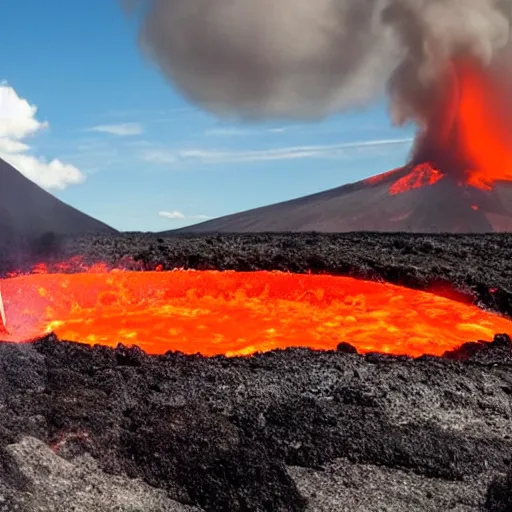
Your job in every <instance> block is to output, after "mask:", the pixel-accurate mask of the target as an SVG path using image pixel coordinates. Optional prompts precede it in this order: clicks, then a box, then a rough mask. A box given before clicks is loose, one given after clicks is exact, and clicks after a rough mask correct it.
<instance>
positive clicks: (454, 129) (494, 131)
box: [389, 61, 512, 195]
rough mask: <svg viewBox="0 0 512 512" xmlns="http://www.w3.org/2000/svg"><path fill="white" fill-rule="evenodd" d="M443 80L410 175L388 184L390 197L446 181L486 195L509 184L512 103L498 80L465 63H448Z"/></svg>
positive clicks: (489, 71) (511, 178) (493, 74)
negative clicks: (452, 180) (449, 179)
mask: <svg viewBox="0 0 512 512" xmlns="http://www.w3.org/2000/svg"><path fill="white" fill-rule="evenodd" d="M446 76H447V83H446V84H443V89H442V91H443V92H442V94H441V97H440V98H439V101H438V102H437V104H436V103H435V101H433V102H432V105H431V111H430V112H429V114H428V119H425V125H426V127H425V129H424V131H423V132H421V133H420V134H419V136H418V139H417V142H416V149H415V155H414V157H413V161H412V163H411V165H410V167H411V171H410V173H409V174H407V175H406V176H404V177H402V178H400V179H399V180H398V181H396V182H395V183H393V184H392V185H391V187H390V189H389V192H390V194H391V195H395V194H399V193H403V192H406V191H408V190H411V189H415V188H420V187H424V186H429V185H434V184H435V183H437V182H438V181H440V180H441V179H443V178H446V177H452V178H454V179H455V180H456V181H457V183H458V185H459V186H469V187H474V188H477V189H480V190H487V191H488V190H492V189H493V187H494V184H495V183H496V182H498V181H512V101H511V100H510V93H509V90H508V89H507V85H506V84H503V83H502V82H503V80H502V76H501V75H499V74H498V73H497V72H496V70H494V69H492V68H488V69H484V68H483V67H481V66H479V65H477V64H476V63H473V62H470V61H460V62H454V63H452V67H451V69H450V72H449V73H447V75H446Z"/></svg>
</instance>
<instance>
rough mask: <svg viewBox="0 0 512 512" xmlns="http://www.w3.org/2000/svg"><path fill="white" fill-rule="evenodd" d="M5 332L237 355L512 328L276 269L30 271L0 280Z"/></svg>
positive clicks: (412, 345) (427, 347) (431, 350)
mask: <svg viewBox="0 0 512 512" xmlns="http://www.w3.org/2000/svg"><path fill="white" fill-rule="evenodd" d="M0 286H1V289H2V295H3V298H4V304H5V312H6V317H7V329H8V331H9V334H8V335H2V338H3V339H5V340H6V341H28V340H31V339H35V338H38V337H40V336H41V335H44V334H46V333H50V332H54V333H55V334H56V335H57V336H58V337H59V338H60V339H65V340H70V341H80V342H83V343H88V344H103V345H109V346H116V345H117V344H118V343H119V342H122V343H124V344H128V345H138V346H140V347H141V348H142V349H144V350H145V351H147V352H148V353H155V354H158V353H165V352H166V351H169V350H177V351H182V352H184V353H189V354H190V353H197V352H199V353H201V354H203V355H206V356H211V355H215V354H226V355H228V356H235V355H248V354H252V353H254V352H257V351H268V350H272V349H276V348H286V347H293V346H307V347H311V348H314V349H334V348H335V347H336V346H337V344H338V343H340V342H348V343H350V344H352V345H353V346H355V347H356V348H357V349H358V350H359V351H361V352H368V351H378V352H384V353H394V354H409V355H411V356H419V355H422V354H434V355H441V354H443V353H444V352H445V351H447V350H451V349H454V348H457V347H459V346H460V345H461V344H463V343H465V342H467V341H475V340H478V339H480V340H488V341H490V340H492V338H493V336H494V334H496V333H502V332H508V333H512V321H511V320H508V319H506V318H503V317H500V316H498V315H495V314H491V313H487V312H484V311H482V310H480V309H478V308H477V307H475V306H473V305H470V304H464V303H461V302H456V301H452V300H449V299H447V298H443V297H440V296H437V295H434V294H430V293H426V292H421V291H414V290H411V289H406V288H401V287H398V286H393V285H391V284H384V283H375V282H368V281H360V280H355V279H351V278H346V277H335V276H326V275H298V274H287V273H279V272H251V273H244V272H233V271H229V272H216V271H183V270H176V271H170V272H130V271H111V272H106V271H104V270H102V269H101V268H100V269H96V271H92V272H83V273H79V274H62V273H61V274H44V273H42V274H30V275H21V276H17V277H11V278H7V279H4V280H2V281H1V282H0Z"/></svg>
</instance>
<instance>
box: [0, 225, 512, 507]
mask: <svg viewBox="0 0 512 512" xmlns="http://www.w3.org/2000/svg"><path fill="white" fill-rule="evenodd" d="M50 249H51V250H49V251H47V253H46V259H47V260H51V259H52V258H54V259H55V260H56V261H57V260H60V259H65V257H67V256H72V255H77V254H80V255H81V256H82V257H84V258H86V259H90V260H91V261H92V260H101V261H110V262H111V263H112V264H116V263H118V262H119V261H120V260H123V259H124V260H125V261H128V258H130V259H131V260H132V261H133V260H135V261H138V262H139V263H137V264H136V265H135V266H137V265H138V266H139V268H153V267H154V266H156V265H163V266H164V267H165V268H176V267H188V268H198V269H203V268H209V269H211V268H217V269H224V268H230V269H240V270H258V269H263V270H272V269H278V270H291V271H295V272H306V271H313V272H329V273H336V274H344V275H347V274H348V275H358V276H361V277H366V278H368V277H369V278H381V279H386V280H390V281H392V282H395V283H400V284H407V285H409V286H414V287H417V288H426V287H429V286H432V285H436V284H437V285H440V284H442V283H447V282H450V283H453V284H454V285H455V286H456V287H457V288H458V289H459V290H460V291H461V292H463V293H465V294H474V295H475V298H476V299H477V300H479V301H480V302H481V303H482V304H485V305H487V306H490V307H492V308H493V309H495V310H496V311H500V312H502V313H508V314H511V313H512V309H511V308H512V305H511V295H510V294H511V291H512V263H511V262H510V259H509V254H510V251H511V250H512V237H509V236H505V235H501V236H498V235H490V236H471V237H463V236H446V237H442V236H439V237H431V236H429V237H425V236H405V235H369V234H363V235H356V234H354V235H341V236H338V235H332V236H331V235H323V236H320V235H309V234H307V235H300V236H298V235H293V236H291V235H274V236H271V235H258V236H223V237H220V236H218V237H217V236H210V237H202V238H187V237H179V238H166V239H164V238H161V239H157V238H155V237H149V236H140V235H127V236H124V237H117V238H110V239H107V238H98V239H92V238H81V239H75V240H64V241H61V243H58V244H56V245H55V246H53V247H51V248H50ZM36 256H37V255H36ZM4 257H5V256H4ZM35 259H38V258H37V257H35ZM29 263H30V262H29V261H28V260H27V261H22V260H21V259H20V258H19V257H18V258H16V261H15V260H14V259H12V260H11V261H10V262H9V261H7V259H6V260H5V261H4V264H3V268H4V270H8V268H7V267H8V265H9V264H10V265H15V264H16V265H18V266H19V265H20V264H26V265H29ZM347 342H348V343H347V344H341V345H340V347H339V350H337V351H328V352H313V351H310V350H306V349H289V350H285V351H276V352H270V353H266V354H259V355H256V356H253V357H248V358H225V357H221V356H219V357H213V358H203V357H201V356H185V355H183V354H180V353H168V354H166V355H162V356H148V355H146V354H145V353H144V352H142V351H141V350H140V349H137V348H127V347H123V346H120V347H118V348H117V349H110V348H105V347H94V348H91V347H89V346H85V345H81V344H78V343H68V342H63V341H59V340H57V339H55V338H54V337H53V336H49V337H47V338H45V339H42V340H39V341H37V342H35V343H32V344H26V345H25V344H24V345H13V344H0V400H1V402H0V403H1V407H0V495H2V497H3V499H4V500H5V503H9V504H10V505H9V506H11V507H12V510H20V511H26V512H31V511H33V510H34V511H35V510H55V511H56V512H60V511H64V510H69V503H70V502H69V501H68V502H65V501H64V498H63V496H68V497H69V496H70V497H69V500H71V502H72V503H73V501H72V500H73V499H74V500H75V502H76V503H77V504H78V505H82V508H81V509H80V508H79V509H78V510H91V511H94V510H112V509H113V507H114V506H117V507H118V508H117V509H116V510H149V511H155V512H156V511H157V510H158V511H161V510H169V511H170V510H208V511H210V510H211V511H217V510H234V511H238V510H240V511H242V510H251V511H252V510H254V511H256V510H257V511H274V510H276V511H281V510H282V511H302V510H314V511H317V510H318V511H328V510H329V511H330V510H332V511H351V512H353V511H355V512H363V511H368V512H372V511H377V510H392V511H402V510H403V511H411V510H415V511H416V510H417V511H436V512H438V511H444V510H455V511H460V512H462V511H464V512H465V511H475V512H476V511H479V510H480V511H481V510H487V511H495V512H497V511H499V512H506V511H509V510H511V509H510V504H511V502H512V489H511V488H510V482H511V474H512V473H510V471H511V462H512V438H511V434H510V425H511V418H512V343H511V341H510V338H509V337H508V336H507V335H505V334H500V333H497V336H496V338H495V340H494V342H493V343H491V344H483V343H478V340H477V339H475V343H469V344H466V345H464V346H463V347H461V348H460V349H458V350H456V351H453V352H451V353H449V354H446V356H445V357H444V358H434V357H421V358H418V359H411V358H407V357H393V356H384V355H379V354H366V355H364V356H362V355H359V354H357V353H355V352H354V351H353V350H352V349H351V347H350V340H347ZM32 438H35V439H38V440H40V441H42V442H43V443H44V446H47V447H48V449H47V451H45V449H44V446H43V447H41V446H39V445H38V444H37V442H35V441H31V439H32ZM41 453H43V455H44V457H45V461H46V466H45V468H46V469H45V471H41V468H40V467H39V466H37V464H36V462H35V461H37V460H40V458H41V457H42V455H41ZM89 456H92V457H93V460H94V461H95V464H96V466H94V468H96V469H94V471H92V470H91V469H90V468H91V462H88V460H89V459H87V457H89ZM38 457H39V458H38ZM91 472H92V473H94V474H98V472H103V473H101V474H102V475H104V477H102V478H105V479H108V478H114V477H115V478H116V479H117V480H115V481H116V482H117V483H116V485H118V486H121V487H122V488H123V489H124V491H123V496H124V497H123V499H124V500H125V501H123V504H124V505H123V506H124V508H123V506H121V507H120V508H119V501H116V500H120V499H121V498H118V497H116V496H114V495H113V492H112V490H111V489H110V490H108V491H105V492H103V491H102V492H101V493H99V494H98V495H95V494H94V485H93V486H92V488H93V490H91V489H90V488H89V487H87V486H86V483H84V484H83V487H81V486H80V485H81V484H80V483H77V481H78V482H82V481H83V482H88V481H89V480H90V479H91V478H93V475H92V474H91ZM63 474H66V475H67V474H70V475H79V477H78V480H77V481H75V480H72V478H71V476H69V477H66V478H69V485H68V486H67V487H66V482H68V480H66V478H64V477H62V475H63ZM109 475H112V476H109ZM52 478H53V479H52ZM133 479H139V480H133ZM139 481H140V482H142V484H143V485H146V487H143V488H142V489H139V487H137V489H138V490H137V493H136V492H135V491H134V490H133V486H134V485H135V484H134V483H133V482H139ZM142 484H140V485H142ZM56 485H57V487H58V488H59V489H60V490H62V489H64V491H62V492H61V494H58V493H57V492H56V491H55V488H56V487H55V486H56ZM95 485H100V484H98V483H96V484H95ZM137 485H139V484H137ZM59 486H60V487H59ZM90 487H91V486H90ZM159 490H161V492H162V494H161V495H160V494H158V499H157V498H156V497H155V495H154V493H155V492H160V491H159ZM59 492H60V491H59ZM130 493H133V496H134V498H133V502H132V503H131V505H127V504H126V499H128V498H127V497H130V496H132V494H130ZM94 500H96V501H94ZM144 500H145V501H144ZM84 503H87V506H85V505H84ZM137 503H139V505H137ZM140 503H144V506H142V505H140ZM130 506H131V508H130ZM137 506H139V508H137ZM15 507H16V508H15ZM38 507H39V508H38ZM45 507H46V508H45ZM64 507H68V508H64ZM95 507H96V508H95ZM187 507H188V508H187ZM8 510H9V511H10V510H11V509H8Z"/></svg>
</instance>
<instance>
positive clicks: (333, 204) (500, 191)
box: [164, 165, 512, 234]
mask: <svg viewBox="0 0 512 512" xmlns="http://www.w3.org/2000/svg"><path fill="white" fill-rule="evenodd" d="M425 171H426V172H425ZM432 176H434V177H435V171H434V175H432V169H431V168H430V169H426V168H425V166H423V167H421V166H420V167H419V168H418V167H416V168H413V167H412V166H410V165H408V166H405V167H402V168H400V169H397V170H395V171H391V172H388V173H385V174H381V175H378V176H375V177H373V178H370V179H367V180H363V181H359V182H357V183H351V184H349V185H344V186H342V187H338V188H334V189H331V190H327V191H325V192H320V193H317V194H313V195H309V196H305V197H301V198H298V199H293V200H291V201H286V202H283V203H278V204H273V205H270V206H265V207H262V208H256V209H253V210H248V211H245V212H241V213H235V214H233V215H227V216H225V217H220V218H217V219H212V220H208V221H206V222H201V223H199V224H196V225H193V226H187V227H185V228H182V229H179V230H175V231H173V232H183V233H230V232H231V233H242V232H247V233H256V232H290V231H291V232H305V231H318V232H324V233H342V232H351V231H374V232H375V231H382V232H413V233H490V232H510V231H512V182H506V181H501V182H497V183H495V184H494V188H493V189H492V190H483V189H480V188H477V187H473V186H469V185H466V184H462V185H461V183H460V180H459V179H455V178H453V177H451V176H449V175H445V176H444V177H443V178H442V179H439V180H438V181H436V182H434V183H432V184H430V183H431V182H430V181H429V179H430V178H431V177H432ZM401 181H402V182H404V181H407V182H408V183H409V186H412V187H413V188H409V189H408V190H406V191H403V192H401V193H390V190H392V187H393V186H395V185H397V182H401ZM414 187H416V188H414ZM168 233H170V232H165V233H164V234H168Z"/></svg>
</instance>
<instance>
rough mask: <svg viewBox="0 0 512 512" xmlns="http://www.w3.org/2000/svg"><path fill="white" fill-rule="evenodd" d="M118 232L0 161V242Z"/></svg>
mask: <svg viewBox="0 0 512 512" xmlns="http://www.w3.org/2000/svg"><path fill="white" fill-rule="evenodd" d="M49 231H52V232H54V233H55V234H57V235H74V234H109V233H116V232H117V231H116V230H115V229H114V228H111V227H110V226H107V225H106V224H104V223H103V222H100V221H98V220H96V219H94V218H92V217H90V216H89V215H86V214H85V213H82V212H80V211H79V210H77V209H75V208H73V207H71V206H69V205H67V204H66V203H64V202H62V201H61V200H59V199H57V198H56V197H54V196H52V195H51V194H49V193H48V192H46V191H45V190H43V189H42V188H41V187H39V186H38V185H36V184H35V183H33V182H32V181H30V180H29V179H27V178H25V177H24V176H23V175H22V174H21V173H20V172H19V171H17V170H16V169H15V168H14V167H12V166H11V165H9V164H8V163H7V162H5V161H4V160H2V159H0V241H1V242H7V241H11V240H13V239H17V238H34V237H38V236H41V235H42V234H44V233H47V232H49Z"/></svg>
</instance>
